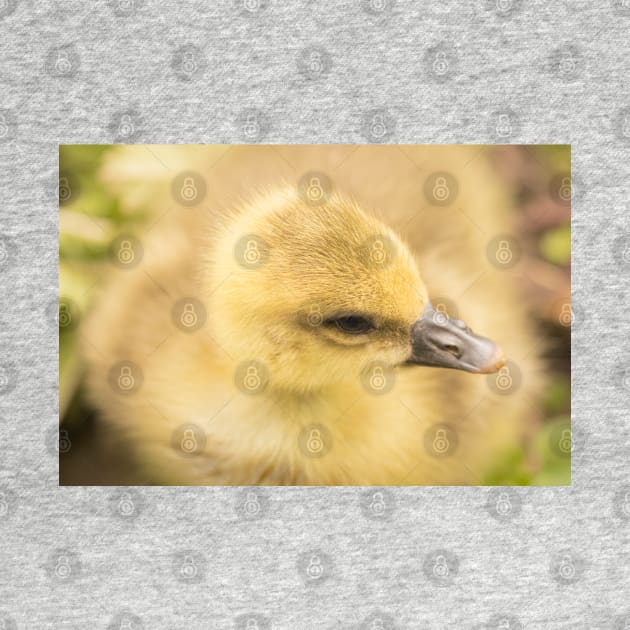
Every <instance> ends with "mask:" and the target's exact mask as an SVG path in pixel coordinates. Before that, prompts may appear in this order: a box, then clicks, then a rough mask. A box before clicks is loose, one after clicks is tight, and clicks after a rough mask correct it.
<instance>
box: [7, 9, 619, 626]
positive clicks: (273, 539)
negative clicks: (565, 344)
mask: <svg viewBox="0 0 630 630" xmlns="http://www.w3.org/2000/svg"><path fill="white" fill-rule="evenodd" d="M629 28H630V3H628V2H625V1H623V0H618V1H616V2H610V1H608V0H605V1H603V2H600V3H591V2H587V1H585V0H579V1H575V2H570V1H568V0H567V1H566V2H560V3H546V2H533V3H525V2H520V1H518V0H496V2H494V1H488V2H486V1H481V2H479V1H475V2H470V3H468V2H462V3H457V2H450V3H448V2H430V3H413V2H403V1H398V2H392V0H372V1H371V2H365V3H364V2H355V3H337V2H332V1H331V2H321V3H316V2H308V1H306V0H304V1H301V2H298V1H296V2H291V3H281V2H279V1H277V0H258V1H256V0H238V2H236V3H233V2H225V1H223V2H218V3H209V2H201V1H196V2H192V3H178V2H174V1H170V2H159V3H158V2H156V1H155V0H145V1H144V2H141V1H139V0H135V1H134V0H126V1H125V0H120V1H112V2H96V3H85V2H79V1H68V2H64V3H54V2H35V0H30V1H29V0H23V1H19V0H4V1H3V2H0V54H1V59H2V64H1V67H0V84H1V86H2V87H1V91H0V187H1V196H2V202H1V205H0V213H1V226H0V278H1V283H2V310H1V311H0V336H1V348H2V355H1V360H0V363H1V366H2V372H1V373H0V418H1V419H0V432H1V438H2V441H1V447H0V493H1V494H0V567H1V571H0V628H8V629H14V628H76V629H78V628H85V627H90V628H116V629H125V628H135V629H138V628H147V629H148V628H175V627H178V628H179V627H184V628H191V629H196V628H199V629H201V628H204V629H207V628H233V627H236V628H276V629H279V628H287V629H289V628H324V629H329V628H377V629H378V628H387V629H389V628H401V629H402V628H426V629H438V628H504V629H506V628H509V629H510V630H514V629H518V628H527V629H530V628H532V629H533V628H549V629H553V630H560V629H569V628H571V629H576V628H597V629H601V630H604V629H609V628H610V629H613V628H614V629H622V628H628V627H630V604H629V603H628V602H629V601H630V598H629V597H628V590H629V585H630V566H629V563H628V560H629V555H630V543H629V539H630V506H629V502H630V495H629V494H627V493H630V484H629V482H628V461H629V459H630V458H629V455H630V420H629V414H628V400H629V397H630V372H629V371H628V370H630V361H629V360H628V350H629V349H630V342H629V341H628V338H627V333H626V328H627V308H628V289H629V287H630V284H629V274H628V271H629V270H630V262H629V258H628V257H627V256H626V257H625V258H624V256H623V252H624V249H625V248H626V244H627V243H628V242H629V241H628V239H630V225H628V219H627V212H628V195H627V176H628V169H629V166H628V163H629V156H630V109H628V106H629V105H630V98H629V83H628V71H629V70H630V55H629V50H628V31H629ZM311 47H315V48H316V55H315V61H314V63H313V65H312V66H309V65H308V64H309V62H312V61H313V57H312V54H311V53H312V51H311V50H310V48H311ZM305 50H306V52H305ZM438 53H444V55H442V56H440V57H439V59H440V60H446V63H447V69H446V71H445V72H442V73H441V74H440V73H437V74H436V72H435V71H434V68H435V67H434V65H433V64H434V62H435V59H436V55H437V54H438ZM317 55H319V56H317ZM183 60H186V61H187V62H188V65H187V66H186V70H185V71H183V70H182V63H183ZM191 63H192V65H191ZM249 108H253V110H252V111H254V112H255V113H256V115H257V116H258V118H257V120H258V121H259V122H260V124H259V127H258V132H257V134H258V137H257V138H256V139H257V140H260V141H265V142H280V143H285V142H286V143H293V142H303V143H308V142H320V143H327V142H366V141H370V140H371V139H370V137H369V131H368V132H367V133H366V126H365V124H364V121H365V120H366V116H370V115H371V114H370V112H373V111H374V110H383V112H385V113H386V121H387V125H388V140H389V141H391V142H401V143H449V142H492V141H496V138H497V134H496V120H497V116H498V114H499V113H501V112H506V113H507V114H508V115H509V118H510V121H511V130H510V136H509V137H508V138H506V139H507V140H509V141H512V142H532V143H533V142H537V143H542V142H570V143H572V145H573V168H574V177H573V187H574V201H573V242H574V253H573V272H574V273H573V288H574V299H575V309H574V310H575V318H576V321H575V327H574V358H573V402H574V408H573V421H574V427H575V434H574V454H573V485H572V487H571V488H530V489H516V490H515V491H514V492H515V496H516V497H517V499H516V503H515V505H517V507H518V509H514V510H512V511H511V513H510V514H509V515H508V517H507V518H497V514H496V512H495V513H493V510H492V509H490V508H489V507H488V506H489V504H490V503H491V501H492V497H491V496H490V492H491V491H490V490H489V489H487V488H406V489H396V488H393V489H391V490H390V491H389V493H388V494H387V496H386V510H387V511H386V515H385V516H386V518H381V519H379V520H374V519H370V518H368V517H367V516H368V514H367V513H366V511H365V510H364V509H363V508H362V506H364V504H365V500H366V495H365V493H366V492H367V491H366V490H365V489H361V488H352V489H334V488H328V489H325V488H324V489H300V488H289V489H268V490H265V491H264V493H263V494H261V495H259V496H260V497H261V499H260V502H259V505H260V508H261V509H260V510H259V511H257V512H255V513H253V514H250V513H248V512H247V511H246V510H245V511H244V510H242V509H241V507H242V505H243V501H244V496H243V491H242V490H239V489H225V488H194V489H178V488H137V489H132V490H131V491H130V495H129V496H127V497H123V496H121V489H113V488H109V489H108V488H69V487H66V488H59V487H58V459H57V451H56V449H55V431H56V426H57V422H58V418H57V333H56V324H55V322H54V321H53V320H52V319H51V317H50V305H51V304H54V303H55V301H56V299H57V228H56V222H57V181H56V179H57V159H58V158H57V155H58V144H60V143H110V142H114V141H116V140H120V138H119V137H118V136H117V134H118V130H119V126H120V121H121V117H122V115H124V114H127V115H129V116H130V119H131V121H132V124H133V134H132V135H131V137H129V136H128V139H131V140H132V141H133V142H144V143H150V142H156V143H157V142H159V143H168V142H178V143H186V142H188V143H205V142H208V143H215V142H240V141H247V139H248V138H247V137H244V133H243V125H242V121H243V120H244V118H246V115H247V112H248V110H249ZM126 120H127V119H126ZM624 125H625V128H624ZM624 132H625V133H624ZM504 138H505V137H504ZM121 500H123V501H131V502H132V509H131V511H129V510H128V511H127V512H124V510H123V511H121V510H120V509H119V506H120V501H121ZM123 512H124V514H126V516H125V515H123ZM440 554H442V555H445V557H447V558H448V559H449V564H448V566H449V567H450V568H449V575H448V576H446V577H447V579H443V578H444V576H442V578H440V576H438V577H436V574H435V572H434V571H433V569H434V566H435V565H434V560H435V558H436V556H437V555H440ZM313 556H317V557H318V558H319V559H320V562H321V565H322V569H323V579H317V580H312V579H309V575H308V572H307V568H308V566H309V564H312V558H313ZM182 567H188V568H189V569H190V570H188V572H187V571H186V569H185V568H184V570H182ZM191 567H192V568H191ZM1 622H3V624H2V623H1ZM379 624H380V625H379Z"/></svg>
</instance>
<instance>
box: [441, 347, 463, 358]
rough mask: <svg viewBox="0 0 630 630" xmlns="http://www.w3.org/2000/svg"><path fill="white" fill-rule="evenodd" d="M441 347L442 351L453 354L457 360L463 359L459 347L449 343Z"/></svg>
mask: <svg viewBox="0 0 630 630" xmlns="http://www.w3.org/2000/svg"><path fill="white" fill-rule="evenodd" d="M440 347H441V348H442V350H444V352H448V353H450V354H452V355H453V356H455V358H457V359H459V358H461V356H462V351H461V349H460V348H459V347H458V346H455V345H453V344H450V343H447V344H444V345H441V346H440Z"/></svg>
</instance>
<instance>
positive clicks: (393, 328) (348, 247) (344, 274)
mask: <svg viewBox="0 0 630 630" xmlns="http://www.w3.org/2000/svg"><path fill="white" fill-rule="evenodd" d="M210 250H211V251H212V254H211V255H210V257H209V260H208V265H207V267H208V270H209V273H208V276H207V280H208V282H207V290H208V295H209V297H208V301H209V302H210V304H211V309H210V312H211V316H210V318H211V325H212V329H213V333H212V334H213V336H214V338H215V340H216V341H217V342H218V343H219V344H220V345H221V347H222V348H224V350H225V351H226V354H227V355H229V356H230V357H231V358H232V359H233V360H234V361H235V362H236V363H237V364H240V365H245V366H246V365H248V364H250V363H251V364H253V365H256V366H258V367H260V366H262V369H263V370H264V371H265V374H266V376H268V383H269V386H270V387H277V388H280V389H285V390H293V391H297V392H307V391H313V390H317V389H321V388H323V387H326V386H328V385H333V384H337V383H343V382H347V381H348V380H356V379H357V378H360V376H361V374H364V373H365V370H366V369H370V366H375V365H380V366H382V367H384V368H385V367H390V366H397V365H402V364H410V363H412V364H418V365H427V366H436V367H450V368H455V369H463V370H467V371H470V372H491V371H495V370H496V369H498V368H499V367H501V365H502V362H501V359H500V351H499V349H498V348H497V346H496V345H495V344H494V343H493V342H492V341H490V340H489V339H486V338H484V337H478V336H476V335H474V334H473V333H472V332H471V331H470V329H469V328H467V327H466V325H465V324H464V323H463V322H460V321H458V320H450V319H449V318H447V317H445V316H444V314H442V313H436V312H435V311H434V310H433V308H432V306H431V304H430V302H429V299H428V294H427V289H426V287H425V285H424V283H423V281H422V278H421V277H420V274H419V272H418V268H417V265H416V262H415V260H414V258H413V256H412V254H411V253H410V251H409V250H408V248H407V247H406V245H405V244H404V243H403V242H402V241H401V240H400V239H399V238H398V236H397V235H396V234H395V233H394V232H393V231H392V230H391V229H389V228H388V227H386V226H385V225H383V224H382V223H381V222H380V221H378V220H377V219H375V218H373V217H371V216H369V215H367V214H366V213H365V212H364V211H363V210H361V209H360V208H359V207H358V206H357V204H356V203H354V202H353V201H351V200H349V199H346V198H344V197H342V196H340V195H337V194H335V195H331V196H330V198H328V199H327V200H326V202H325V203H322V204H320V205H313V204H311V203H309V202H308V200H304V199H302V198H301V197H300V196H299V195H298V194H296V193H293V192H292V191H289V190H285V191H278V192H274V193H269V194H266V195H263V196H260V197H259V198H257V199H255V200H253V201H251V202H249V203H247V204H244V206H243V207H242V208H241V209H240V211H238V212H236V213H235V214H234V216H232V217H231V218H230V219H229V220H227V221H226V223H225V225H224V226H223V228H222V229H220V230H219V231H218V233H217V235H216V242H215V243H214V244H213V246H212V247H211V248H210Z"/></svg>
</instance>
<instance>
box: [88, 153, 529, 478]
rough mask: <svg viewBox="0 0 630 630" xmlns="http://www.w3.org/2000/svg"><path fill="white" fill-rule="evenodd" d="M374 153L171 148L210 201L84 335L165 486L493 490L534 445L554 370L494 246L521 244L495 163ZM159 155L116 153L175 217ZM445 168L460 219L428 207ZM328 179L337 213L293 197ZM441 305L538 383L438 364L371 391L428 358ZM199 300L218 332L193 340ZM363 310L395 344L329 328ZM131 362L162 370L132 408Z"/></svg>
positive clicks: (150, 244)
mask: <svg viewBox="0 0 630 630" xmlns="http://www.w3.org/2000/svg"><path fill="white" fill-rule="evenodd" d="M354 150H355V149H354V148H352V147H334V146H331V147H280V148H274V147H238V148H234V149H231V150H228V149H227V148H225V147H207V148H205V149H196V150H194V149H192V148H189V149H188V151H184V150H183V149H182V148H179V147H178V148H174V149H168V148H155V151H158V152H159V153H160V156H161V161H163V162H165V163H167V164H169V167H171V168H172V169H175V170H177V169H183V168H196V169H197V170H199V171H200V172H202V173H203V174H204V177H206V180H207V183H208V191H209V194H208V198H207V199H206V200H205V202H204V203H203V204H202V205H201V206H200V207H197V208H174V209H171V211H170V212H167V215H166V216H165V217H162V219H161V220H160V221H159V222H158V223H157V226H156V227H155V228H153V229H152V230H150V231H149V232H148V233H147V235H146V236H145V238H144V240H143V245H144V251H145V254H144V258H143V260H142V263H141V264H140V265H139V266H138V267H136V268H134V269H133V270H124V271H120V272H119V273H118V274H117V276H116V277H115V278H113V279H112V281H111V283H110V284H109V286H108V287H107V289H106V291H105V292H104V295H103V296H102V298H101V300H100V302H99V304H98V305H97V307H96V308H95V310H94V312H93V315H92V317H91V319H90V321H89V322H88V326H87V329H86V331H85V334H84V350H85V356H86V358H87V364H88V378H87V381H88V389H89V392H90V396H91V399H92V400H93V402H94V404H95V405H96V406H97V408H98V409H99V410H100V412H101V414H102V417H103V418H104V420H105V422H106V423H108V425H109V426H111V427H113V429H114V432H115V433H116V434H117V435H119V436H122V437H123V439H124V441H125V443H126V444H128V445H130V446H131V447H132V449H133V451H134V454H135V457H136V458H137V460H138V461H139V462H140V463H141V466H142V467H143V469H144V471H145V472H146V475H147V478H148V479H149V480H151V481H155V482H162V483H183V484H344V485H346V484H361V485H373V484H374V485H379V484H383V485H385V484H433V483H438V484H442V483H479V482H480V481H481V480H482V478H483V474H484V472H485V471H487V470H488V469H489V468H491V467H492V464H493V461H494V457H495V456H496V455H497V454H499V453H502V452H503V451H504V450H505V449H507V448H510V447H513V446H514V445H515V444H516V443H517V440H518V439H519V436H520V435H521V434H522V432H523V430H524V425H525V423H526V421H527V418H528V417H529V416H531V414H532V405H533V404H535V403H534V402H533V401H534V399H535V393H536V391H537V385H538V377H537V359H536V357H535V350H534V349H533V346H532V339H533V337H532V334H531V331H530V330H529V327H528V323H527V318H526V313H525V309H524V308H523V306H522V302H521V297H520V295H519V293H518V287H517V283H516V282H515V276H514V275H513V274H512V273H510V272H506V271H499V270H496V269H494V268H493V267H492V266H491V265H489V264H488V262H487V260H486V252H485V248H486V245H487V242H488V241H489V240H490V238H492V237H493V236H494V235H495V234H497V233H502V232H505V231H508V230H509V223H508V219H509V214H508V213H507V212H506V211H505V207H506V206H507V200H506V197H505V196H504V194H503V192H502V191H501V189H500V188H499V187H498V185H497V184H496V182H495V181H494V178H493V176H492V173H491V172H490V170H489V168H488V165H487V164H486V162H485V159H484V157H483V156H481V155H478V151H479V149H475V148H450V149H449V148H441V147H403V149H402V150H401V149H398V148H395V147H363V148H359V149H358V150H357V153H356V154H351V153H350V152H351V151H354ZM140 151H141V149H140V148H127V149H124V150H123V151H121V153H120V154H119V155H118V156H116V155H115V156H114V157H113V158H112V160H111V161H110V163H109V164H108V165H107V166H106V169H105V170H104V179H105V181H107V182H108V183H109V185H110V186H111V187H112V190H114V191H115V192H116V193H117V194H119V195H120V196H121V198H122V199H123V202H124V203H125V204H126V205H127V206H132V205H133V204H137V205H145V204H146V205H149V206H151V205H153V206H155V210H156V216H160V215H162V214H163V212H164V211H165V210H168V208H169V206H172V202H171V203H170V204H164V203H163V202H161V201H160V199H161V195H160V193H161V191H162V190H163V188H165V187H166V186H168V184H169V182H170V178H169V177H168V175H162V174H158V173H157V172H155V171H152V170H151V169H153V164H152V160H153V158H152V157H151V156H150V155H148V154H146V153H145V154H141V153H139V152H140ZM476 152H477V153H476ZM139 155H140V156H141V157H140V159H139V157H138V156H139ZM217 157H218V158H220V162H219V163H216V164H215V166H213V167H212V168H211V169H210V168H208V169H207V170H206V168H205V167H206V165H208V164H210V163H211V162H215V161H216V159H217ZM423 159H424V160H425V164H426V165H424V166H422V167H418V166H417V164H418V163H422V160H423ZM169 160H170V161H169ZM127 161H131V162H133V163H134V166H135V169H136V171H137V176H134V175H132V176H130V175H129V171H128V169H126V168H125V163H126V162H127ZM138 163H140V164H145V165H146V166H147V169H146V171H144V172H143V171H142V169H140V168H139V167H138ZM344 164H345V165H346V167H347V168H346V170H344ZM442 169H444V170H449V171H451V172H456V173H457V176H458V180H459V189H460V193H459V197H458V199H457V203H455V204H453V207H449V208H441V207H433V206H430V205H428V204H427V203H426V201H425V197H424V194H423V190H422V184H423V181H424V179H425V177H426V174H428V173H429V172H432V171H437V170H442ZM313 170H316V171H324V172H327V173H330V174H331V177H332V178H333V181H334V188H335V193H334V194H333V195H332V196H331V197H330V199H328V201H327V203H326V204H323V205H311V204H308V203H306V201H305V200H304V199H303V198H302V197H301V196H300V194H299V193H298V192H297V190H296V187H295V186H293V185H290V184H287V182H295V181H297V179H298V178H299V176H300V174H301V173H304V172H306V171H313ZM151 173H154V178H153V182H154V184H155V185H154V186H153V187H152V189H151V191H149V190H147V189H145V192H144V193H143V194H139V193H138V190H139V186H138V181H142V180H147V179H150V174H151ZM136 177H137V180H138V181H136V179H135V178H136ZM161 187H163V188H161ZM399 234H400V235H399ZM248 235H255V237H256V239H258V240H257V243H259V245H260V247H262V249H263V251H262V255H263V259H264V260H263V263H262V264H260V265H257V266H254V268H251V267H248V266H247V265H245V266H244V265H243V264H241V262H240V261H239V256H240V252H238V251H235V247H236V248H238V247H240V246H241V245H239V243H242V242H243V239H244V238H245V239H246V237H247V236H248ZM375 237H378V238H381V239H383V240H384V241H385V243H386V247H387V248H388V255H390V256H391V259H390V260H388V264H386V265H382V266H379V265H373V264H372V262H371V259H370V246H371V244H372V243H373V241H374V238H375ZM403 237H404V239H405V240H404V241H403ZM405 241H406V242H405ZM416 257H417V258H418V260H416ZM420 272H421V273H420ZM429 295H431V296H432V297H433V298H450V299H452V300H453V302H454V303H455V304H456V305H457V309H458V311H459V313H457V314H455V315H459V316H461V317H462V318H463V319H465V320H466V321H467V323H469V324H470V325H471V326H472V327H473V328H474V329H475V330H478V331H479V332H481V333H482V334H487V335H490V336H492V337H493V338H494V339H496V340H497V341H498V342H499V343H501V345H503V346H504V349H505V351H506V354H507V356H508V357H509V358H511V359H512V360H514V361H516V362H517V364H518V366H519V368H520V371H521V373H522V375H523V382H522V385H521V387H520V388H519V389H518V390H517V391H515V392H513V393H510V394H509V395H506V396H500V395H497V394H496V393H493V391H492V389H491V388H490V387H488V383H487V381H486V377H483V376H479V375H471V374H465V373H458V372H453V371H450V370H442V369H436V368H424V367H396V368H392V371H391V372H390V371H389V368H386V376H387V378H393V379H394V380H395V384H394V386H393V387H392V388H391V390H390V391H385V392H379V393H377V394H375V393H374V391H370V390H369V388H366V387H365V382H364V378H362V375H364V374H365V370H366V366H368V367H369V366H370V365H373V364H374V362H379V364H382V365H385V366H396V365H398V364H401V363H402V362H404V360H405V358H406V357H407V356H408V355H409V353H410V341H409V328H410V326H411V324H412V323H413V322H414V321H415V319H416V318H417V317H418V316H419V315H420V314H421V313H422V310H423V307H424V305H425V303H426V301H427V300H428V297H429ZM180 298H196V299H199V300H200V301H201V302H202V303H203V305H204V308H205V311H206V313H207V322H206V324H205V325H204V326H203V327H201V328H200V329H199V330H197V331H195V332H192V333H191V332H186V331H183V330H182V329H181V327H178V326H177V325H175V324H174V321H173V315H172V310H173V305H174V304H175V303H176V302H177V301H178V300H179V299H180ZM357 312H359V313H365V314H367V315H369V316H370V317H371V318H373V319H375V320H376V322H377V323H378V327H377V330H376V331H374V332H372V333H370V334H368V335H361V336H348V335H345V334H343V333H342V332H341V331H339V330H337V329H336V328H335V327H334V326H331V325H328V324H327V323H326V322H328V321H329V320H330V319H332V318H334V317H335V316H337V315H339V314H340V313H341V314H343V313H357ZM451 314H452V315H453V313H451ZM359 337H360V338H359ZM120 361H131V362H133V363H134V364H136V365H138V366H140V367H141V370H142V375H143V382H142V387H141V388H140V389H139V390H138V391H137V392H135V393H133V394H131V395H128V394H124V393H123V394H121V393H120V392H118V391H116V388H115V387H112V386H111V383H110V382H111V369H112V366H114V365H117V364H118V363H119V362H120ZM251 361H255V362H257V365H261V366H262V368H261V369H262V372H263V378H264V379H265V383H266V385H265V387H264V388H263V391H260V392H258V393H256V394H255V395H251V392H247V391H246V390H244V389H243V387H242V383H241V382H239V379H241V378H242V375H239V374H240V372H239V370H241V368H242V367H243V366H247V365H249V364H250V362H251ZM187 424H194V425H196V426H197V427H200V428H201V429H202V430H203V433H204V437H203V445H202V448H200V449H199V451H200V452H196V454H195V455H194V456H187V455H186V454H185V453H182V452H181V450H179V449H178V448H177V444H176V443H177V440H178V439H179V437H178V435H179V434H178V433H177V431H178V430H179V429H178V428H179V427H181V426H182V425H187ZM438 424H440V425H442V424H446V425H448V426H450V427H451V428H452V429H453V431H454V435H456V437H457V446H456V448H454V449H453V451H452V453H451V454H450V455H449V456H442V457H440V456H436V454H435V453H432V452H431V449H430V448H427V447H426V440H427V435H431V427H434V426H436V425H438ZM313 427H319V429H316V430H318V431H320V436H321V437H322V438H323V440H324V442H325V449H324V452H323V453H319V454H317V455H316V456H313V454H312V453H309V452H308V451H305V449H304V442H305V435H306V439H308V436H309V431H311V430H312V428H313ZM305 432H306V433H305ZM174 436H175V437H174ZM174 440H175V442H174Z"/></svg>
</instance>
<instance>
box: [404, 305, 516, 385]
mask: <svg viewBox="0 0 630 630" xmlns="http://www.w3.org/2000/svg"><path fill="white" fill-rule="evenodd" d="M411 344H412V353H411V357H410V358H409V359H408V360H407V363H413V364H416V365H427V366H433V367H443V368H451V369H453V370H465V371H466V372H475V373H477V374H492V373H493V372H497V371H498V370H500V369H501V368H502V367H503V365H505V359H504V358H503V352H502V350H501V348H500V347H499V346H497V344H496V343H494V341H492V339H488V338H487V337H481V336H479V335H476V334H475V333H474V332H473V331H472V330H470V328H468V326H467V325H466V324H465V323H464V322H463V321H461V320H460V319H451V318H450V317H448V316H447V315H446V314H445V313H442V312H440V311H436V310H435V309H434V308H433V305H432V304H431V303H430V302H428V303H427V305H426V307H425V309H424V313H423V314H422V317H421V318H420V319H419V320H418V321H416V322H415V323H414V324H413V325H412V327H411Z"/></svg>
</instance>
